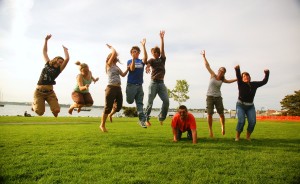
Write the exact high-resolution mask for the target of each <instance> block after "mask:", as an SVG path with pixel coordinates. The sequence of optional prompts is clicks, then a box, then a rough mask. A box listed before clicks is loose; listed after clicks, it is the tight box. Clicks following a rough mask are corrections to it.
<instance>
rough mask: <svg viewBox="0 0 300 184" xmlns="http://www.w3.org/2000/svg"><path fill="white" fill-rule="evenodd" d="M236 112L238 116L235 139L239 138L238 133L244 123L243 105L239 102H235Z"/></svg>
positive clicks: (239, 133)
mask: <svg viewBox="0 0 300 184" xmlns="http://www.w3.org/2000/svg"><path fill="white" fill-rule="evenodd" d="M236 113H237V116H238V123H237V125H236V138H235V140H236V141H239V140H240V135H241V133H242V132H243V129H244V125H245V110H244V106H243V105H242V104H240V103H237V104H236Z"/></svg>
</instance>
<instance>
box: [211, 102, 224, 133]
mask: <svg viewBox="0 0 300 184" xmlns="http://www.w3.org/2000/svg"><path fill="white" fill-rule="evenodd" d="M214 99H215V106H216V109H217V112H218V114H219V116H220V123H221V130H222V135H225V117H224V106H223V98H222V97H215V98H214Z"/></svg>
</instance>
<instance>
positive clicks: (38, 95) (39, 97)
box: [32, 89, 60, 116]
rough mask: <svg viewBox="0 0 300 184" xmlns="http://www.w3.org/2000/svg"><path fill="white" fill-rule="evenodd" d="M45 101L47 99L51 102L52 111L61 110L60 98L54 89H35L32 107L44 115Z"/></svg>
mask: <svg viewBox="0 0 300 184" xmlns="http://www.w3.org/2000/svg"><path fill="white" fill-rule="evenodd" d="M45 101H47V103H48V104H49V106H50V109H51V111H52V112H55V111H56V112H57V111H58V112H59V111H60V106H59V104H58V99H57V97H56V94H55V92H54V91H53V90H52V91H50V92H41V91H39V90H37V89H36V90H35V91H34V96H33V103H32V108H33V110H34V112H36V113H37V114H38V115H40V116H41V115H43V114H44V112H45Z"/></svg>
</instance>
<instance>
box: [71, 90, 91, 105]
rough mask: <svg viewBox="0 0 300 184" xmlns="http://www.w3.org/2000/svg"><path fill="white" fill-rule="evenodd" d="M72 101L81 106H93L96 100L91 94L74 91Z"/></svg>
mask: <svg viewBox="0 0 300 184" xmlns="http://www.w3.org/2000/svg"><path fill="white" fill-rule="evenodd" d="M72 99H73V101H74V102H75V103H77V104H80V105H91V106H92V105H93V103H94V100H93V98H92V96H91V94H90V93H79V92H77V91H73V93H72Z"/></svg>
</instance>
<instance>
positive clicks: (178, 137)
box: [176, 128, 182, 141]
mask: <svg viewBox="0 0 300 184" xmlns="http://www.w3.org/2000/svg"><path fill="white" fill-rule="evenodd" d="M181 136H182V132H181V130H180V129H179V128H177V135H176V138H177V141H180V139H181Z"/></svg>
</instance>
